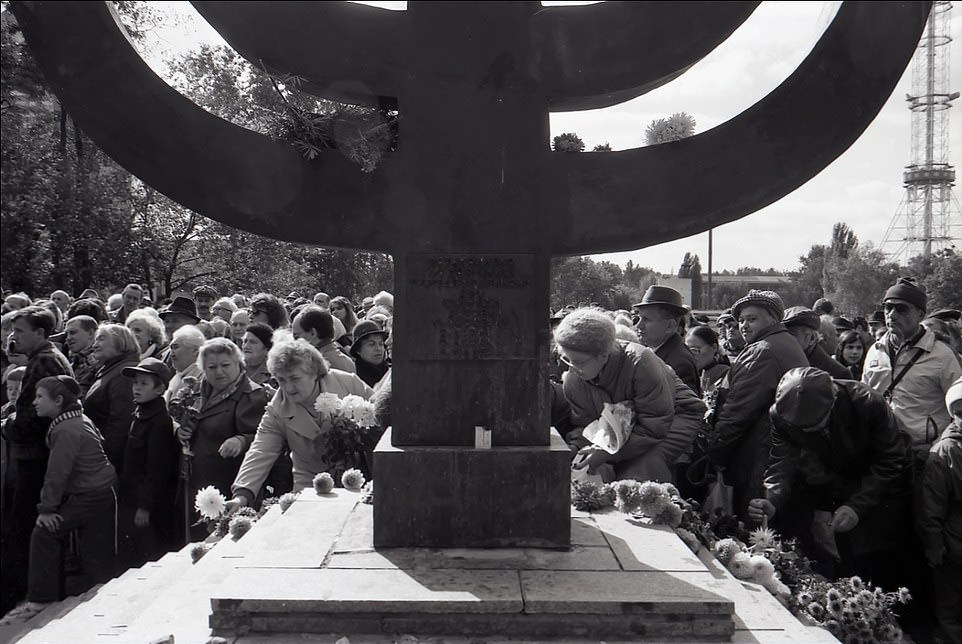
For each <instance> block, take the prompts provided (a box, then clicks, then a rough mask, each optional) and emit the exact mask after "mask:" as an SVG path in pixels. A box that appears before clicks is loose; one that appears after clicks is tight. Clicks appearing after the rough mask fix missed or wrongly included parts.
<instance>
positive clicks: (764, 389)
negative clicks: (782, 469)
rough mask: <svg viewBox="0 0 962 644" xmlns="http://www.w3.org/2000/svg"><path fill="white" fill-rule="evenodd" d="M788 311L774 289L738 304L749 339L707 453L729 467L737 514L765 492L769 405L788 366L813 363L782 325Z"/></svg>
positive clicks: (743, 514) (730, 374)
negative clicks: (763, 483)
mask: <svg viewBox="0 0 962 644" xmlns="http://www.w3.org/2000/svg"><path fill="white" fill-rule="evenodd" d="M784 313H785V305H784V304H782V298H781V297H779V296H778V294H777V293H775V292H773V291H756V290H751V291H749V292H748V295H746V296H745V297H743V298H741V299H740V300H738V301H737V302H735V304H734V306H732V315H733V316H735V318H736V319H738V321H739V327H740V329H741V333H742V335H743V336H744V338H745V342H746V344H745V348H744V349H743V350H742V351H741V353H739V354H738V356H737V357H736V358H735V359H734V360H733V361H732V366H731V370H730V371H729V372H728V376H727V377H728V390H727V394H726V395H724V396H721V397H720V398H722V399H723V402H722V403H721V405H720V407H716V409H715V410H714V415H713V418H714V431H713V432H711V434H710V439H709V443H708V450H707V453H708V458H709V460H710V461H711V463H712V464H713V465H714V466H716V467H720V468H724V469H725V482H726V483H728V484H729V485H731V486H732V487H733V488H734V490H733V492H734V494H733V499H732V503H733V505H734V511H735V515H736V516H738V517H739V518H741V519H743V520H747V518H748V515H747V512H748V501H749V500H750V499H753V498H757V497H760V496H761V495H762V477H763V474H764V472H765V468H766V467H767V465H768V455H769V446H770V445H771V421H770V420H769V418H768V408H769V407H770V406H771V405H772V402H773V401H774V400H775V388H776V387H777V386H778V381H779V380H780V379H781V377H782V375H784V373H785V372H786V371H788V370H789V369H792V368H794V367H807V366H808V359H807V358H806V357H805V353H804V352H802V348H801V347H800V346H798V342H796V341H795V338H793V337H792V336H791V334H789V332H788V331H787V330H786V329H785V327H784V326H783V325H782V317H783V315H784Z"/></svg>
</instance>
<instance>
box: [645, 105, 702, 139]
mask: <svg viewBox="0 0 962 644" xmlns="http://www.w3.org/2000/svg"><path fill="white" fill-rule="evenodd" d="M694 133H695V117H693V116H692V115H691V114H689V113H688V112H676V113H674V114H672V115H671V116H669V117H668V118H666V119H655V120H654V121H652V122H651V123H649V124H648V127H647V128H645V144H646V145H658V144H660V143H670V142H672V141H679V140H681V139H684V138H687V137H689V136H691V135H692V134H694Z"/></svg>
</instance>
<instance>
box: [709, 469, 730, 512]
mask: <svg viewBox="0 0 962 644" xmlns="http://www.w3.org/2000/svg"><path fill="white" fill-rule="evenodd" d="M734 493H735V488H733V487H732V486H731V485H725V475H724V473H723V472H722V471H721V470H718V472H717V474H716V476H715V482H714V483H712V484H711V485H709V486H708V495H707V496H706V497H705V503H704V504H703V505H702V510H704V511H705V512H707V513H708V516H715V514H717V512H718V510H721V513H722V514H725V515H732V514H734V511H733V510H734V503H733V502H732V498H733V495H734Z"/></svg>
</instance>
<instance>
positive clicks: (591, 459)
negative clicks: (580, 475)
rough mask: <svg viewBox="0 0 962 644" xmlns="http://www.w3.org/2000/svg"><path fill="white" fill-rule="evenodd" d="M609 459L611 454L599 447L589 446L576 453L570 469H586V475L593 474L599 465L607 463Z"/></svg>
mask: <svg viewBox="0 0 962 644" xmlns="http://www.w3.org/2000/svg"><path fill="white" fill-rule="evenodd" d="M610 458H611V454H609V453H608V452H606V451H605V450H603V449H601V448H600V447H595V446H594V445H591V446H589V447H585V448H584V449H582V450H581V451H580V452H578V455H577V456H575V459H574V462H572V463H571V469H573V470H581V469H584V468H586V467H587V468H588V473H589V474H594V473H595V470H596V469H597V468H598V467H600V466H601V465H604V464H605V463H607V462H608V460H609V459H610Z"/></svg>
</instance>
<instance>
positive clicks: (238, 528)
mask: <svg viewBox="0 0 962 644" xmlns="http://www.w3.org/2000/svg"><path fill="white" fill-rule="evenodd" d="M253 526H254V520H253V519H251V518H250V517H249V516H243V515H239V514H235V515H234V516H233V517H231V520H230V525H229V527H228V528H227V530H228V532H230V536H231V539H233V540H234V541H237V540H238V539H240V538H241V537H243V536H244V535H245V534H247V533H248V531H249V530H250V529H251V528H252V527H253Z"/></svg>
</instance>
